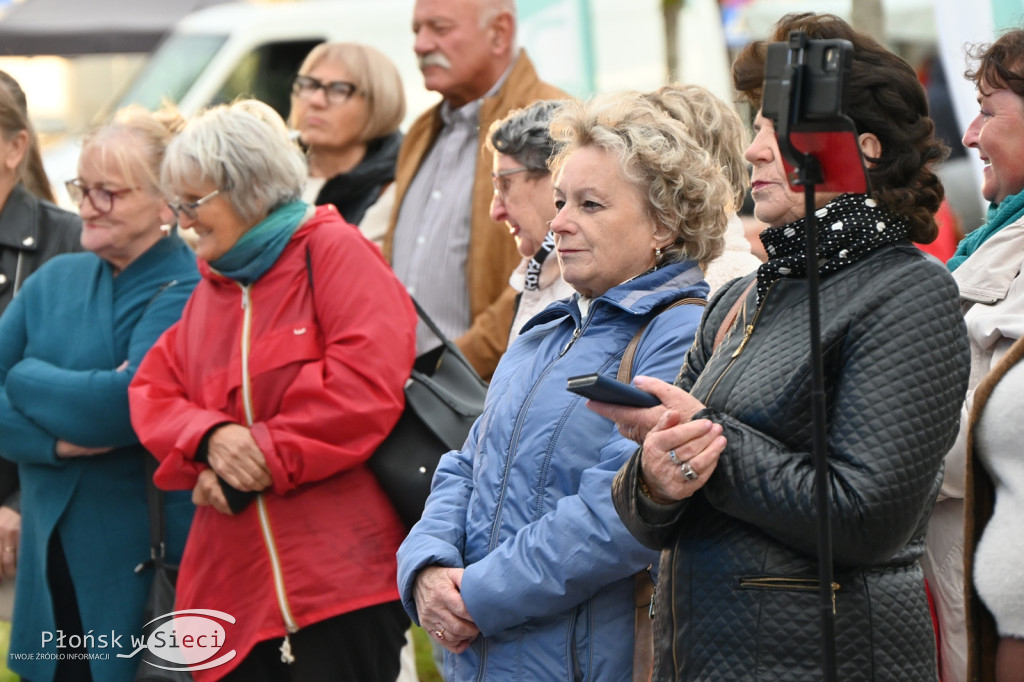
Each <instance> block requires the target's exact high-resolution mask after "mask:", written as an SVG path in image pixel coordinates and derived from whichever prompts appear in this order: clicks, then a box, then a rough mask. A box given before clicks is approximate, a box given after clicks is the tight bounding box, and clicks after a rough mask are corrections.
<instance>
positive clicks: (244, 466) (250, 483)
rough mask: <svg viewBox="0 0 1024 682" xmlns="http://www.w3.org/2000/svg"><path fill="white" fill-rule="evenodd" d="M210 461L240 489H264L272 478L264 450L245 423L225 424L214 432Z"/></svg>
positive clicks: (208, 457) (228, 481) (211, 440)
mask: <svg viewBox="0 0 1024 682" xmlns="http://www.w3.org/2000/svg"><path fill="white" fill-rule="evenodd" d="M207 461H208V462H209V463H210V466H211V467H213V470H214V471H216V472H217V474H218V475H220V477H221V478H223V479H224V480H225V481H227V483H228V485H230V486H231V487H232V488H235V489H237V490H263V489H264V488H266V487H268V486H269V485H270V484H271V482H272V481H271V478H270V470H269V469H267V460H266V458H264V456H263V452H262V451H261V450H260V448H259V446H258V445H256V441H255V439H253V437H252V433H251V432H250V431H249V429H248V428H246V427H244V426H242V425H241V424H225V425H224V426H221V427H219V428H218V429H217V430H216V431H214V432H213V433H212V434H211V435H210V440H209V441H208V445H207Z"/></svg>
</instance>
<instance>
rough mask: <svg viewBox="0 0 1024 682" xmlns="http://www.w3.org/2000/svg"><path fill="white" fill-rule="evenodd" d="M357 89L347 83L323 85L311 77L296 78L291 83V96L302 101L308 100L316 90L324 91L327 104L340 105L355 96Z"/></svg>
mask: <svg viewBox="0 0 1024 682" xmlns="http://www.w3.org/2000/svg"><path fill="white" fill-rule="evenodd" d="M358 89H359V88H358V87H357V86H356V84H355V83H349V82H348V81H331V82H330V83H324V82H323V81H319V80H317V79H316V78H313V77H312V76H296V77H295V80H294V81H292V94H293V95H295V96H296V97H300V98H302V99H309V98H310V97H312V96H313V95H314V94H315V93H316V91H317V90H323V91H324V97H325V98H326V99H327V102H328V103H329V104H341V103H342V102H344V101H346V100H348V98H349V97H351V96H352V95H354V94H355V92H356V91H357V90H358Z"/></svg>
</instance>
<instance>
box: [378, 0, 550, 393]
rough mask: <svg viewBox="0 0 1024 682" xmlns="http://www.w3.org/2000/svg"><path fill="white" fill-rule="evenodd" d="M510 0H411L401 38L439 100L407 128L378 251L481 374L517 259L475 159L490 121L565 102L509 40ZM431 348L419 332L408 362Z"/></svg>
mask: <svg viewBox="0 0 1024 682" xmlns="http://www.w3.org/2000/svg"><path fill="white" fill-rule="evenodd" d="M515 10H516V7H515V0H417V1H416V5H415V9H414V10H413V33H414V34H415V35H416V42H415V50H416V55H417V57H418V59H419V66H420V71H422V73H423V79H424V84H425V86H426V88H427V89H428V90H433V91H435V92H438V93H440V94H441V97H442V101H441V102H440V103H439V104H437V105H436V106H434V107H432V108H430V109H428V110H427V111H426V112H424V113H423V114H422V115H421V116H420V117H419V118H418V119H416V121H415V122H414V123H413V124H412V126H411V127H410V129H409V132H408V133H407V134H406V136H405V140H404V141H403V143H402V149H401V151H400V152H399V155H398V167H397V169H396V173H395V209H394V211H393V212H392V216H391V221H390V224H389V226H388V231H387V234H386V235H385V237H384V254H385V256H386V257H387V258H388V260H389V261H390V262H391V264H392V266H393V267H394V270H395V273H396V274H397V275H398V278H399V279H400V280H401V281H402V283H403V284H405V286H406V289H407V290H408V291H409V294H410V295H411V296H413V297H414V298H415V299H416V300H417V301H418V302H419V303H420V305H421V306H422V307H423V308H424V309H425V310H426V311H427V313H428V314H429V315H430V317H431V318H432V319H433V320H434V322H436V323H437V325H438V326H439V327H440V328H441V330H442V331H443V332H444V333H445V334H446V335H447V336H448V337H449V338H453V339H455V341H456V343H457V344H458V346H459V348H460V349H461V350H462V352H463V353H464V354H465V355H466V357H467V358H468V359H469V361H470V362H471V363H472V364H473V366H474V367H475V368H476V370H477V371H478V372H479V373H480V375H481V376H482V377H484V378H485V379H486V378H490V375H491V373H492V372H493V371H494V368H495V366H496V365H497V364H498V359H499V358H500V357H501V354H502V353H504V351H505V346H506V344H507V342H508V335H509V327H510V326H511V324H512V318H513V313H514V308H515V290H514V289H512V288H511V287H510V286H509V284H508V278H509V275H510V274H511V273H512V271H513V270H514V269H515V267H516V265H518V263H519V260H520V255H519V253H518V252H517V251H516V248H515V244H514V242H513V241H512V240H511V239H509V238H508V233H507V230H505V229H503V228H502V226H501V225H499V224H497V223H495V222H494V221H493V220H491V217H490V203H491V195H492V194H493V186H492V184H491V177H490V170H491V169H490V164H487V163H483V164H481V163H478V160H479V158H480V149H481V147H482V146H483V144H484V137H485V136H486V134H487V129H488V128H489V127H490V125H491V123H492V122H493V121H495V120H497V119H500V118H503V117H504V116H505V115H506V114H507V113H508V112H509V111H511V110H512V109H517V108H520V107H525V106H528V105H530V104H532V103H533V102H535V101H537V100H539V99H564V98H565V97H566V94H565V93H564V92H562V91H561V90H559V89H558V88H556V87H554V86H553V85H550V84H548V83H545V82H543V81H541V80H540V78H539V77H538V76H537V72H536V71H535V70H534V67H533V64H532V63H531V62H530V59H529V58H528V57H527V56H526V53H525V51H523V50H522V49H517V48H516V44H515V35H516V16H515ZM437 345H438V341H437V340H436V339H435V338H434V337H433V335H432V334H431V333H430V332H429V331H427V330H426V329H425V328H424V326H423V324H422V323H421V324H420V329H419V330H418V334H417V343H416V351H417V355H420V354H422V353H424V352H426V351H428V350H430V349H431V348H433V347H435V346H437Z"/></svg>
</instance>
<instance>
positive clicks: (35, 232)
mask: <svg viewBox="0 0 1024 682" xmlns="http://www.w3.org/2000/svg"><path fill="white" fill-rule="evenodd" d="M39 224H40V220H39V201H37V200H36V199H35V197H33V196H32V195H31V194H30V193H29V191H28V190H27V189H25V187H24V186H23V185H21V184H20V183H19V184H17V185H15V186H14V189H13V190H11V194H10V196H8V197H7V202H6V203H5V204H4V206H3V209H2V210H0V247H3V248H8V249H17V250H19V251H35V250H36V249H37V248H39Z"/></svg>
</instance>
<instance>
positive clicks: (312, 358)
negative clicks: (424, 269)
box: [130, 101, 416, 682]
mask: <svg viewBox="0 0 1024 682" xmlns="http://www.w3.org/2000/svg"><path fill="white" fill-rule="evenodd" d="M305 179H306V167H305V163H304V161H303V158H302V155H301V152H300V151H299V150H298V148H297V147H295V146H294V145H293V144H292V143H291V142H290V141H289V139H288V134H287V130H286V128H285V126H284V123H283V121H281V119H280V118H279V117H278V116H277V114H275V113H274V112H273V111H272V110H270V109H269V108H268V107H266V106H264V105H262V104H260V103H258V102H254V101H243V102H238V103H235V104H233V105H230V106H221V107H217V108H215V109H211V110H209V111H207V112H206V113H204V114H202V115H200V116H199V117H197V118H196V119H194V120H193V121H191V122H190V123H189V124H188V126H187V127H186V128H185V130H184V131H182V133H181V135H180V137H178V138H177V139H176V140H175V141H174V143H173V144H172V145H171V147H170V148H169V149H168V151H167V158H166V160H165V162H164V166H163V170H162V180H163V184H164V186H165V189H166V190H167V191H168V192H169V193H170V194H172V195H174V196H176V198H175V200H174V203H173V204H172V207H174V208H176V211H177V213H178V216H179V219H180V220H181V224H182V225H183V226H184V227H189V228H192V229H194V230H195V232H196V234H197V235H198V242H197V245H196V253H197V255H198V256H199V265H200V272H201V274H202V281H201V282H200V284H199V286H198V287H197V288H196V292H195V295H194V296H193V297H192V299H191V300H190V301H189V304H188V306H187V307H186V309H185V312H184V314H183V317H182V320H181V322H180V323H178V324H177V325H175V326H174V327H172V328H171V329H170V330H168V332H167V333H166V334H165V335H164V336H163V337H162V338H161V339H160V341H159V342H158V343H157V345H156V346H155V347H154V348H153V350H152V352H151V353H150V354H149V355H148V356H147V357H146V359H145V361H144V362H143V363H142V365H141V367H140V368H139V371H138V373H137V375H136V379H135V381H134V382H133V384H132V387H131V394H130V398H131V408H132V423H133V424H134V426H135V428H136V430H137V432H138V434H139V437H140V439H141V440H142V442H143V443H144V444H145V446H146V447H147V448H148V449H149V450H150V451H151V452H152V453H153V454H154V455H156V457H157V458H158V459H159V460H160V461H161V464H160V467H159V469H158V470H157V473H156V477H155V481H156V484H157V485H158V486H160V487H162V488H165V489H182V488H185V489H189V488H190V489H192V491H193V500H194V501H195V503H196V504H197V505H199V508H198V511H197V513H196V516H195V522H194V525H193V527H192V531H191V533H190V535H189V538H188V543H187V545H186V547H185V553H184V556H183V558H182V563H181V572H180V575H179V578H178V594H177V603H176V609H178V610H181V609H213V610H218V611H222V612H226V613H228V614H230V615H231V616H233V617H234V618H235V622H234V623H233V624H230V625H226V626H225V627H226V643H225V645H224V647H223V650H224V651H228V650H230V649H234V650H235V651H237V656H236V657H235V658H234V659H233V660H231V661H229V662H227V663H225V664H224V665H222V666H219V667H213V668H210V669H207V670H197V671H196V672H195V673H194V674H195V677H196V679H197V680H205V679H219V678H220V677H221V676H226V677H227V678H230V679H240V680H241V679H244V680H247V681H248V680H261V679H267V680H282V679H288V680H319V679H349V680H370V681H373V680H381V681H382V682H383V681H385V680H387V681H388V682H391V681H392V680H394V679H395V677H396V676H397V674H398V669H399V664H398V652H399V650H400V649H401V647H402V645H403V644H404V642H405V630H406V628H407V627H408V619H407V618H406V616H405V615H404V612H403V610H402V607H401V606H400V604H399V602H398V601H397V599H398V592H397V588H396V578H395V570H396V564H395V551H396V550H397V549H398V545H399V543H400V542H401V540H402V537H403V535H404V528H403V526H402V523H401V521H400V520H399V519H398V516H397V515H396V513H395V511H394V510H393V508H392V507H391V504H390V502H389V501H388V499H387V497H386V496H385V494H384V492H383V491H382V490H381V488H380V487H379V486H378V484H377V481H376V479H375V478H374V475H373V474H372V473H371V472H370V470H369V469H368V468H367V467H366V460H367V459H368V458H369V457H370V455H371V454H372V453H373V451H374V450H375V449H376V448H377V446H378V445H379V444H380V442H381V441H382V440H383V439H384V437H385V436H386V435H387V434H388V432H389V431H390V429H391V427H392V426H393V425H394V423H395V422H396V421H397V419H398V416H399V414H400V413H401V410H402V406H403V386H404V383H405V380H406V379H407V378H408V376H409V372H410V369H411V367H412V362H413V353H414V330H415V320H416V317H415V313H414V311H413V309H412V306H411V304H410V301H409V298H408V296H407V294H406V293H405V290H404V288H403V287H402V286H401V284H400V283H399V282H398V280H397V279H395V277H394V276H393V275H392V273H391V271H390V269H389V268H388V266H387V265H386V264H385V262H384V260H383V259H382V258H381V255H380V252H379V250H378V249H377V248H376V247H374V246H373V245H372V244H370V243H369V242H368V241H366V240H365V239H364V238H363V236H362V235H361V234H360V233H359V231H358V230H357V229H356V228H354V227H353V226H351V225H349V224H348V223H345V222H344V221H343V220H342V219H341V217H340V216H339V214H338V212H337V209H335V208H334V207H333V206H322V207H318V208H315V207H313V206H310V205H309V204H306V203H305V202H303V201H300V200H299V196H300V195H301V190H302V185H303V183H304V182H305ZM356 292H358V293H356Z"/></svg>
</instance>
